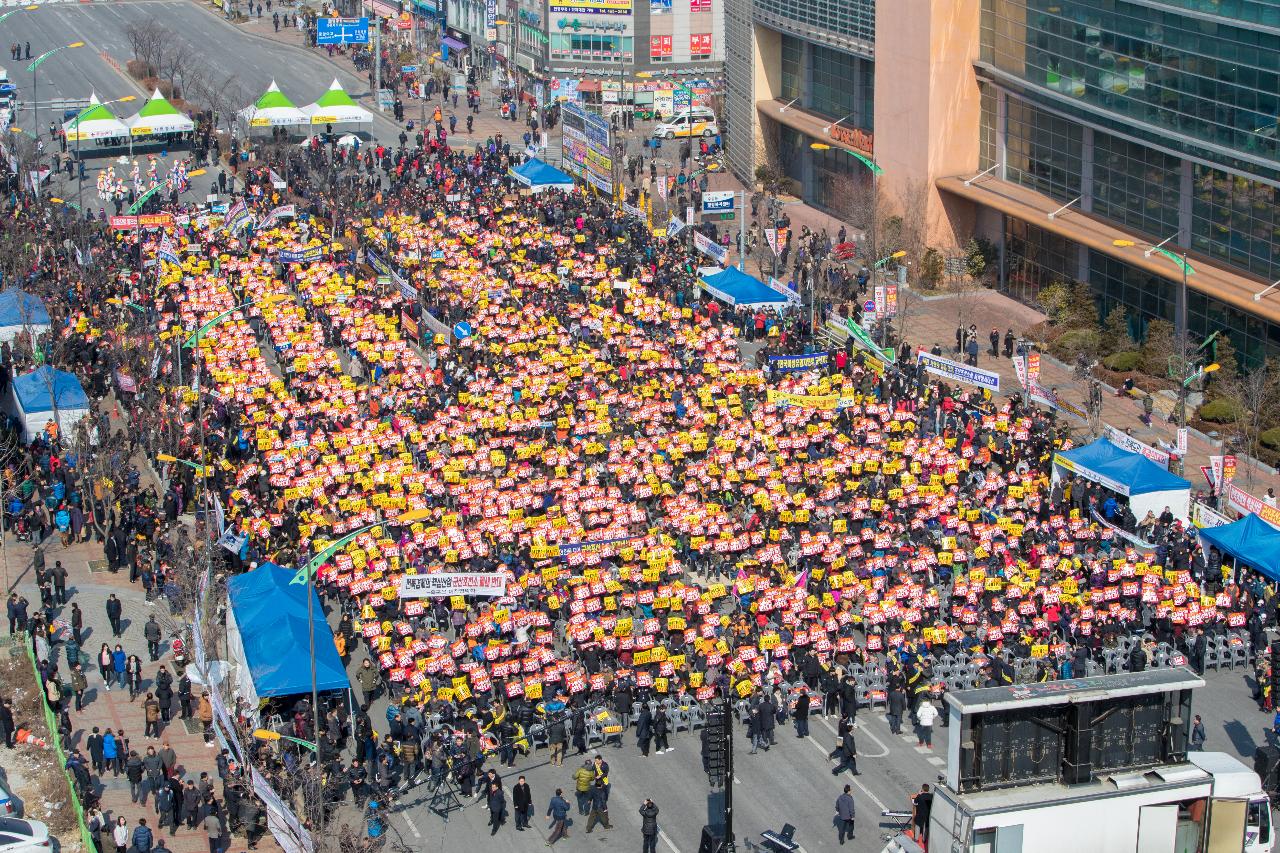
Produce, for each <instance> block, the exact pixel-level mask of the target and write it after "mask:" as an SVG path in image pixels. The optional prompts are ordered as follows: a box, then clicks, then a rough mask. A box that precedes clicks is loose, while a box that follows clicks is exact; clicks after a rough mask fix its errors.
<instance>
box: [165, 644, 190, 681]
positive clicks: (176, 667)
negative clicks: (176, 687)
mask: <svg viewBox="0 0 1280 853" xmlns="http://www.w3.org/2000/svg"><path fill="white" fill-rule="evenodd" d="M169 651H170V652H171V653H172V655H173V671H174V674H175V675H176V676H177V677H178V678H182V676H183V675H185V674H186V671H187V649H186V646H185V645H184V644H183V642H182V638H181V637H174V638H173V642H172V643H170V644H169Z"/></svg>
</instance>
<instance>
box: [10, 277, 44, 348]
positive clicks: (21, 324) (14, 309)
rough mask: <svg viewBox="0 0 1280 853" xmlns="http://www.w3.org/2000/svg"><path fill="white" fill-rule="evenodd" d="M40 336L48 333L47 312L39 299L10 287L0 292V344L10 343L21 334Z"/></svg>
mask: <svg viewBox="0 0 1280 853" xmlns="http://www.w3.org/2000/svg"><path fill="white" fill-rule="evenodd" d="M23 331H28V332H30V333H31V334H33V335H41V334H44V333H45V332H47V331H49V312H48V311H46V310H45V307H44V303H43V302H41V301H40V297H38V296H35V295H34V294H31V293H27V292H26V291H25V290H19V289H18V288H16V287H11V288H9V289H8V290H4V291H0V343H4V342H5V341H11V340H13V339H14V338H16V337H17V336H18V335H19V334H20V333H21V332H23Z"/></svg>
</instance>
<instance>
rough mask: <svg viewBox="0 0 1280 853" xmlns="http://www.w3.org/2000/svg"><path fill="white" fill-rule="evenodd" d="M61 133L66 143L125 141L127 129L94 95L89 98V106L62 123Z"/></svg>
mask: <svg viewBox="0 0 1280 853" xmlns="http://www.w3.org/2000/svg"><path fill="white" fill-rule="evenodd" d="M62 132H63V133H64V134H65V135H66V138H67V141H68V142H90V141H93V142H102V141H103V140H108V139H112V140H114V139H120V140H127V139H128V138H129V128H128V126H127V125H126V124H125V123H124V122H122V121H121V120H120V119H118V118H116V114H115V113H113V112H111V109H110V108H109V107H107V106H106V105H105V104H103V103H102V102H101V101H99V100H98V96H97V95H96V94H92V95H90V96H89V106H87V107H85V108H84V109H83V110H81V111H80V114H79V115H77V116H76V117H75V118H73V119H71V120H70V121H67V122H64V123H63V125H62Z"/></svg>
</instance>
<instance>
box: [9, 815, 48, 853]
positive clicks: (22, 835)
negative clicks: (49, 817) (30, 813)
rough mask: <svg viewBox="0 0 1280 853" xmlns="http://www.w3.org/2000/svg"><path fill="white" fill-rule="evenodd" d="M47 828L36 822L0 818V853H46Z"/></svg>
mask: <svg viewBox="0 0 1280 853" xmlns="http://www.w3.org/2000/svg"><path fill="white" fill-rule="evenodd" d="M51 841H52V839H50V838H49V827H48V826H46V825H45V824H43V823H41V822H40V821H38V820H22V819H20V818H16V817H0V853H48V851H49V848H50V847H51V846H52V845H51Z"/></svg>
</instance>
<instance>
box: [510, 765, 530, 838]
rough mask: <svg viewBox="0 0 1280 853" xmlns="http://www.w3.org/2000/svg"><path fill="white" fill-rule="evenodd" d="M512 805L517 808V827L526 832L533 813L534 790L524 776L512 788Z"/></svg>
mask: <svg viewBox="0 0 1280 853" xmlns="http://www.w3.org/2000/svg"><path fill="white" fill-rule="evenodd" d="M511 805H512V807H513V808H514V809H515V810H516V829H517V830H519V831H520V832H524V831H525V830H526V829H528V828H529V818H530V817H531V816H532V815H533V792H532V791H530V790H529V783H528V782H526V781H525V779H524V777H523V776H521V777H520V778H519V779H518V780H516V784H515V785H513V786H512V788H511Z"/></svg>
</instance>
